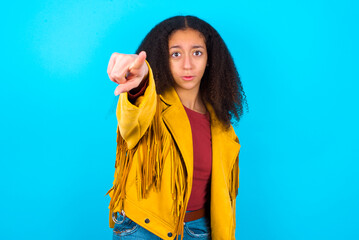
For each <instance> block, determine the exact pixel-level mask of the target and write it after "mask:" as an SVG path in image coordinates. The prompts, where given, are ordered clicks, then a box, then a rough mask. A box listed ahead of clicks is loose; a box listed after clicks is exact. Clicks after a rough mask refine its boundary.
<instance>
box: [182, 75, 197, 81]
mask: <svg viewBox="0 0 359 240" xmlns="http://www.w3.org/2000/svg"><path fill="white" fill-rule="evenodd" d="M193 78H194V76H182V79H183V80H185V81H191V80H192V79H193Z"/></svg>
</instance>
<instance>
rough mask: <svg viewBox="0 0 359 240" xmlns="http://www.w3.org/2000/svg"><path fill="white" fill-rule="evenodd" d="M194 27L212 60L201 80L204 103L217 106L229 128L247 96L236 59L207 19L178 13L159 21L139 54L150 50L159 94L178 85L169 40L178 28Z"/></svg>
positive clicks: (238, 114) (239, 115)
mask: <svg viewBox="0 0 359 240" xmlns="http://www.w3.org/2000/svg"><path fill="white" fill-rule="evenodd" d="M188 28H191V29H194V30H197V31H199V32H200V33H202V35H203V36H204V38H205V42H206V47H207V53H208V60H207V68H206V70H205V72H204V75H203V77H202V80H201V85H200V92H201V96H202V98H203V101H204V102H208V103H209V104H211V105H212V107H213V108H214V111H215V113H216V116H217V118H218V119H219V120H220V121H221V122H222V123H223V125H224V126H225V127H229V126H230V123H231V119H232V116H234V117H235V118H236V119H237V120H239V118H240V117H241V116H242V115H243V105H246V104H247V102H246V96H245V93H244V91H243V87H242V83H241V81H240V78H239V75H238V72H237V69H236V67H235V65H234V62H233V58H232V56H231V54H230V52H229V50H228V48H227V46H226V44H225V43H224V41H223V39H222V38H221V36H220V35H219V34H218V32H217V31H216V30H215V29H214V28H213V27H212V26H211V25H209V24H208V23H207V22H205V21H203V20H201V19H199V18H197V17H194V16H175V17H171V18H169V19H166V20H164V21H163V22H160V23H159V24H157V25H156V26H155V27H154V28H153V29H152V30H151V31H150V32H149V33H148V34H147V36H146V37H145V38H144V40H143V41H142V43H141V44H140V46H139V47H138V49H137V50H136V53H137V54H138V53H140V52H141V51H146V53H147V61H148V62H149V63H150V65H151V68H152V70H153V74H154V78H155V82H156V91H157V93H158V94H161V93H163V92H165V91H166V90H167V89H168V88H170V87H173V86H174V79H173V77H172V74H171V70H170V66H169V49H168V39H169V37H170V36H171V34H172V33H173V32H175V31H177V30H185V29H188Z"/></svg>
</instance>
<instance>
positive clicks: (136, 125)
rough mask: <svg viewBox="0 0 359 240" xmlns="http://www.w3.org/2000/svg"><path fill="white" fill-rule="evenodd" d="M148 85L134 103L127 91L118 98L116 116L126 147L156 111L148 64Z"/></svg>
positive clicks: (145, 127) (139, 136) (155, 99)
mask: <svg viewBox="0 0 359 240" xmlns="http://www.w3.org/2000/svg"><path fill="white" fill-rule="evenodd" d="M148 69H149V71H148V86H147V88H146V90H145V92H144V94H143V96H139V97H138V98H137V99H136V100H135V102H134V103H131V102H130V101H129V99H128V93H127V92H126V93H122V94H121V95H120V98H119V100H118V105H117V110H116V116H117V121H118V129H119V132H120V134H121V136H122V138H123V139H124V140H125V141H126V143H127V147H128V148H129V149H132V148H134V147H135V146H136V144H137V143H138V141H139V140H140V139H141V138H142V136H143V135H144V133H145V132H146V131H147V129H148V127H149V126H150V124H151V122H152V119H153V117H154V115H155V112H156V105H157V104H156V101H157V94H156V88H155V82H154V79H153V74H152V70H151V68H150V67H149V65H148Z"/></svg>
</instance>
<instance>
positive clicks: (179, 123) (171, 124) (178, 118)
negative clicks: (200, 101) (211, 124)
mask: <svg viewBox="0 0 359 240" xmlns="http://www.w3.org/2000/svg"><path fill="white" fill-rule="evenodd" d="M161 99H162V101H163V102H164V103H165V104H166V105H167V107H165V108H164V110H163V112H162V117H163V120H164V122H165V124H166V125H167V127H168V129H169V131H170V132H171V134H172V136H173V138H174V140H175V142H176V144H177V146H178V148H179V150H180V152H181V154H182V156H183V160H184V162H185V165H186V169H187V173H188V176H192V175H193V143H192V131H191V125H190V122H189V120H188V117H187V113H186V111H185V109H184V107H183V105H182V103H181V101H180V99H179V97H178V95H177V93H176V91H175V90H174V89H173V88H172V89H171V90H169V91H166V92H165V94H163V95H161ZM190 182H191V181H190Z"/></svg>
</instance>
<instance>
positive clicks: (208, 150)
mask: <svg viewBox="0 0 359 240" xmlns="http://www.w3.org/2000/svg"><path fill="white" fill-rule="evenodd" d="M107 72H108V75H109V78H110V79H111V80H112V81H113V82H115V83H117V84H118V86H117V88H116V89H115V95H120V97H119V101H118V105H117V111H116V116H117V120H118V128H117V154H116V164H115V167H116V171H115V180H114V182H113V187H112V188H111V189H110V191H109V195H110V196H111V202H110V206H109V208H110V226H111V227H114V233H113V239H185V240H186V239H225V240H228V239H234V238H235V237H234V236H235V202H236V196H237V190H238V184H239V166H238V154H239V149H240V145H239V142H238V138H237V136H236V134H235V132H234V130H233V127H232V126H231V118H232V116H234V117H235V118H236V119H237V120H238V119H239V117H240V116H241V115H242V114H243V105H244V104H246V100H245V94H244V91H243V88H242V83H241V81H240V78H239V76H238V72H237V70H236V67H235V65H234V62H233V59H232V57H231V55H230V53H229V51H228V49H227V47H226V45H225V43H224V41H223V40H222V38H221V37H220V35H219V34H218V33H217V31H216V30H215V29H214V28H213V27H211V26H210V25H209V24H208V23H206V22H205V21H203V20H201V19H199V18H197V17H193V16H176V17H172V18H169V19H167V20H165V21H163V22H161V23H159V24H158V25H157V26H155V27H154V28H153V29H152V30H151V31H150V32H149V33H148V34H147V36H146V37H145V39H144V40H143V41H142V43H141V45H140V46H139V48H138V49H137V51H136V54H131V55H127V54H119V53H114V54H112V56H111V59H110V61H109V64H108V70H107Z"/></svg>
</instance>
